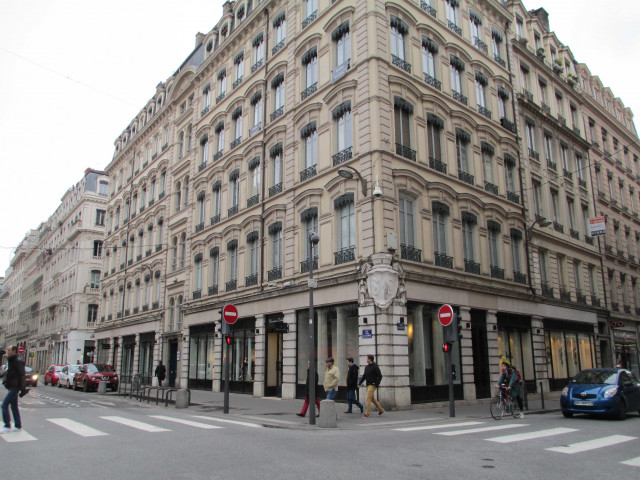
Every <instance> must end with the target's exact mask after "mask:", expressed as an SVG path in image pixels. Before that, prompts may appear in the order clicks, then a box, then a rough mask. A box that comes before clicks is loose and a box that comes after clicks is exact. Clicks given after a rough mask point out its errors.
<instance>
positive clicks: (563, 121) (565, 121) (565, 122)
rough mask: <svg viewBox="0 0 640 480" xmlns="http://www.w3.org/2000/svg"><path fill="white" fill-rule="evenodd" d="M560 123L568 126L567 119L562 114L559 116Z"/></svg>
mask: <svg viewBox="0 0 640 480" xmlns="http://www.w3.org/2000/svg"><path fill="white" fill-rule="evenodd" d="M558 121H559V122H560V123H561V124H563V125H565V126H566V125H567V119H566V118H564V117H563V116H562V115H560V114H558Z"/></svg>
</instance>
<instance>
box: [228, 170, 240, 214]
mask: <svg viewBox="0 0 640 480" xmlns="http://www.w3.org/2000/svg"><path fill="white" fill-rule="evenodd" d="M229 183H230V184H231V185H230V187H231V188H230V194H231V198H230V200H231V206H232V207H237V206H238V205H239V204H240V172H239V171H238V170H235V171H234V172H232V173H231V175H229Z"/></svg>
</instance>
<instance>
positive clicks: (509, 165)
mask: <svg viewBox="0 0 640 480" xmlns="http://www.w3.org/2000/svg"><path fill="white" fill-rule="evenodd" d="M515 172H516V159H515V158H514V157H512V156H511V155H508V154H506V153H505V154H504V176H505V185H506V187H507V192H511V193H514V192H515V191H516V175H515Z"/></svg>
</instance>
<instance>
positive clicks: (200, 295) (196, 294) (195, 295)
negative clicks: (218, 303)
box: [192, 290, 202, 300]
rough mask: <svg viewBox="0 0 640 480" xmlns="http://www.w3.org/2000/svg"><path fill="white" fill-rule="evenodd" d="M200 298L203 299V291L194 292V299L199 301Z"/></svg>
mask: <svg viewBox="0 0 640 480" xmlns="http://www.w3.org/2000/svg"><path fill="white" fill-rule="evenodd" d="M200 297H202V290H194V291H193V297H192V298H193V299H194V300H198V299H199V298H200Z"/></svg>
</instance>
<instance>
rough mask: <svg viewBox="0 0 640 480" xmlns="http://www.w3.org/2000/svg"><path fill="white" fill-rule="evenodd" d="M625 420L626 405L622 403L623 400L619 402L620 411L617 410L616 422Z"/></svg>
mask: <svg viewBox="0 0 640 480" xmlns="http://www.w3.org/2000/svg"><path fill="white" fill-rule="evenodd" d="M625 418H627V404H626V403H624V400H623V401H621V402H620V410H618V416H617V419H618V420H624V419H625Z"/></svg>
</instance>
